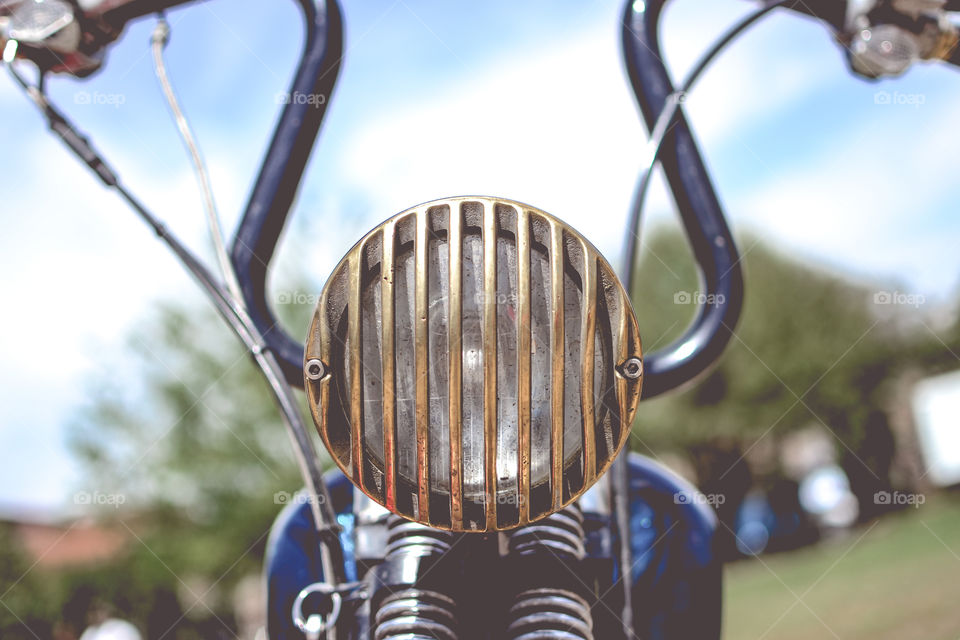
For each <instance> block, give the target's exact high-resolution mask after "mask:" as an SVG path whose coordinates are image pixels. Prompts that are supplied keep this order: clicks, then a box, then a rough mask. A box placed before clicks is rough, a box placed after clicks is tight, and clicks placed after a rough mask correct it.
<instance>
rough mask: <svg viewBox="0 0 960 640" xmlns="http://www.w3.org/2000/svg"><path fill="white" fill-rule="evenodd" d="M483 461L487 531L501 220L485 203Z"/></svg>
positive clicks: (492, 522)
mask: <svg viewBox="0 0 960 640" xmlns="http://www.w3.org/2000/svg"><path fill="white" fill-rule="evenodd" d="M483 461H484V471H485V474H484V475H485V476H486V482H485V488H486V496H485V498H484V503H485V507H486V520H487V524H486V526H487V529H488V530H491V529H496V528H497V218H496V208H495V205H494V204H493V203H492V202H484V203H483Z"/></svg>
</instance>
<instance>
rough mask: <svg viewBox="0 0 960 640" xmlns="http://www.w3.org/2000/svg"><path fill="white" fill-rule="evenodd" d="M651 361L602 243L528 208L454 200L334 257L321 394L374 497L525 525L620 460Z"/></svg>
mask: <svg viewBox="0 0 960 640" xmlns="http://www.w3.org/2000/svg"><path fill="white" fill-rule="evenodd" d="M641 357H642V353H641V347H640V337H639V332H638V329H637V323H636V319H635V317H634V314H633V310H632V308H631V307H630V303H629V300H628V299H627V297H626V294H625V292H624V290H623V287H622V286H621V284H620V282H619V280H618V279H617V278H616V276H615V275H614V271H613V269H612V268H611V267H610V265H609V264H608V263H607V262H606V260H605V259H604V258H603V257H602V256H601V255H600V254H599V252H597V250H596V249H595V248H594V247H593V246H592V245H591V244H590V243H589V242H587V240H586V239H584V238H583V237H582V236H580V235H579V234H578V233H577V232H576V231H574V230H573V229H571V228H570V227H569V226H568V225H566V224H564V223H563V222H561V221H559V220H557V219H556V218H554V217H552V216H550V215H549V214H547V213H544V212H543V211H540V210H538V209H534V208H532V207H529V206H527V205H524V204H521V203H517V202H513V201H508V200H502V199H494V198H486V197H465V198H450V199H445V200H437V201H434V202H429V203H426V204H423V205H420V206H418V207H414V208H412V209H409V210H407V211H404V212H402V213H400V214H398V215H396V216H394V217H393V218H391V219H389V220H388V221H386V222H384V223H383V224H381V225H380V226H378V227H377V228H376V229H374V230H373V231H371V232H370V233H369V234H367V235H366V236H365V237H364V238H363V239H362V240H361V241H360V242H359V243H358V244H357V245H356V246H354V247H353V248H352V249H351V250H350V252H349V253H348V254H347V256H346V257H344V259H343V260H342V261H341V262H340V264H339V265H338V266H337V267H336V269H334V272H333V275H332V276H331V277H330V279H329V281H328V282H327V285H326V287H325V288H324V291H323V294H322V296H321V299H320V303H319V304H318V306H317V310H316V313H315V315H314V320H313V324H312V326H311V329H310V334H309V337H308V339H307V344H306V354H305V361H306V362H313V361H315V360H319V361H320V362H321V363H322V365H323V367H322V370H323V372H324V375H323V376H322V377H320V378H319V379H316V376H315V375H314V376H310V375H307V376H306V390H307V396H308V399H309V404H310V408H311V411H312V413H313V417H314V420H315V422H316V424H317V428H318V430H319V432H320V435H321V437H322V438H323V441H324V443H325V444H326V445H327V448H328V449H329V450H330V453H331V455H332V457H333V459H334V461H335V462H336V463H337V465H339V466H340V468H341V469H343V471H344V473H346V474H347V476H348V477H350V478H351V479H352V480H353V482H354V483H355V484H356V485H357V486H358V487H359V488H360V489H361V490H362V491H363V492H364V493H366V494H367V495H369V496H370V497H371V498H372V499H374V500H375V501H376V502H378V503H380V504H382V505H383V506H385V507H386V508H387V509H389V510H390V511H393V512H395V513H398V514H400V515H402V516H404V517H406V518H409V519H411V520H416V521H418V522H421V523H424V524H428V525H430V526H432V527H436V528H440V529H452V530H456V531H490V530H499V529H511V528H514V527H516V526H519V525H522V524H526V523H528V522H532V521H535V520H538V519H540V518H542V517H544V516H546V515H549V514H550V513H553V512H555V511H558V510H560V509H561V508H563V507H564V506H565V505H568V504H570V503H571V502H573V501H574V500H575V499H576V498H577V497H578V496H579V495H580V494H582V493H583V492H584V491H585V490H586V489H588V488H589V487H590V485H592V484H593V483H594V482H595V481H596V480H597V479H598V478H599V477H600V476H601V475H603V473H604V472H605V471H606V470H607V468H608V467H609V466H610V464H611V463H612V461H613V459H614V457H615V456H616V454H617V453H618V452H619V451H620V449H621V448H622V447H623V445H624V443H625V442H626V439H627V437H628V435H629V430H630V424H631V422H632V419H633V415H634V412H635V410H636V405H637V401H638V399H639V395H640V389H641V384H642V375H641V376H638V377H635V378H632V377H629V376H625V375H624V373H623V366H624V364H625V363H626V362H627V361H628V360H630V359H631V358H637V359H639V358H641ZM314 364H315V363H314ZM314 370H315V367H314ZM308 374H309V372H308Z"/></svg>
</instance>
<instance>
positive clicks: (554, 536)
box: [510, 504, 586, 560]
mask: <svg viewBox="0 0 960 640" xmlns="http://www.w3.org/2000/svg"><path fill="white" fill-rule="evenodd" d="M583 540H584V533H583V512H582V511H581V510H580V507H578V506H577V505H576V504H572V505H570V506H568V507H566V508H564V509H562V510H560V511H558V512H557V513H554V514H552V515H550V516H547V517H546V518H544V519H542V520H539V521H537V522H535V523H534V524H531V525H527V526H525V527H521V528H519V529H516V530H515V531H513V532H512V533H511V534H510V553H512V554H513V553H516V554H519V555H527V554H531V553H538V552H541V551H544V550H547V549H548V550H550V551H552V552H553V553H554V554H555V555H569V556H572V557H573V558H575V559H577V560H580V559H582V558H583V556H584V555H585V554H586V550H585V549H584V543H583ZM545 548H546V549H545Z"/></svg>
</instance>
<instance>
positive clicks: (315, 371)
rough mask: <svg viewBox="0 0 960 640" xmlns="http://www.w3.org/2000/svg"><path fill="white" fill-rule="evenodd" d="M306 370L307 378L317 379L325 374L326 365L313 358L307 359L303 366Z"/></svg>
mask: <svg viewBox="0 0 960 640" xmlns="http://www.w3.org/2000/svg"><path fill="white" fill-rule="evenodd" d="M304 369H306V372H307V380H319V379H320V378H322V377H323V376H325V375H327V367H326V366H324V364H323V362H322V361H320V360H318V359H316V358H313V359H311V360H307V364H306V365H305V366H304Z"/></svg>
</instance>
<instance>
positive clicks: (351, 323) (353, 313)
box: [347, 248, 363, 487]
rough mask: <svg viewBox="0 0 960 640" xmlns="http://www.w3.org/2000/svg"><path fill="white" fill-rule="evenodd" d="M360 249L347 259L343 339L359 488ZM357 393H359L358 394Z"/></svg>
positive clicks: (361, 475)
mask: <svg viewBox="0 0 960 640" xmlns="http://www.w3.org/2000/svg"><path fill="white" fill-rule="evenodd" d="M362 264H363V249H362V248H361V249H360V251H357V252H355V253H352V254H351V255H350V267H349V268H350V273H349V278H350V284H349V287H348V290H349V291H350V301H349V302H348V303H347V313H348V314H349V318H348V322H347V325H348V327H349V329H348V332H347V339H348V340H349V341H350V353H349V355H348V357H349V358H350V388H351V389H353V390H354V391H353V393H351V394H350V434H351V435H350V446H351V449H352V454H353V455H352V458H351V459H352V461H353V481H354V482H355V483H356V484H357V486H359V487H362V486H363V393H362V390H363V375H362V371H361V367H362V366H363V365H362V364H361V359H360V294H361V292H362V289H361V287H360V284H361V280H362V279H361V277H360V275H361V268H362ZM358 390H359V392H358Z"/></svg>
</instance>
